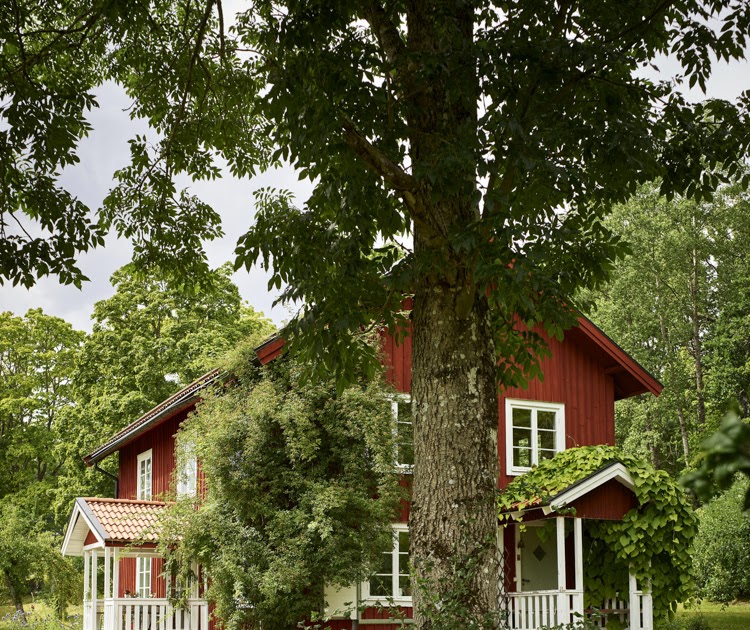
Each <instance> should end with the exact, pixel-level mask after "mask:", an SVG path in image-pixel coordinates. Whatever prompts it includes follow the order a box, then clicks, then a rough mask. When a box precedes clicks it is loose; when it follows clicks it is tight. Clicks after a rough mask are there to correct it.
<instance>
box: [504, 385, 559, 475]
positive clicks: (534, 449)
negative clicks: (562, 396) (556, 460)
mask: <svg viewBox="0 0 750 630" xmlns="http://www.w3.org/2000/svg"><path fill="white" fill-rule="evenodd" d="M514 409H528V410H530V411H531V466H516V465H514V464H513V410H514ZM537 411H554V412H555V454H557V453H560V452H561V451H564V450H565V404H564V403H552V402H541V401H538V400H521V399H519V398H506V399H505V461H506V472H507V474H508V475H509V476H516V475H522V474H523V473H525V472H528V471H529V470H531V468H532V466H536V465H537V464H538V463H539V450H538V449H539V440H538V430H537V416H536V412H537Z"/></svg>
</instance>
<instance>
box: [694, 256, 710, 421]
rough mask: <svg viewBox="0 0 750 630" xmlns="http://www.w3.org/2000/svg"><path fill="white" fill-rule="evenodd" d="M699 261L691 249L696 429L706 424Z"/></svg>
mask: <svg viewBox="0 0 750 630" xmlns="http://www.w3.org/2000/svg"><path fill="white" fill-rule="evenodd" d="M699 274H700V260H699V258H698V250H697V249H693V278H692V281H691V283H690V284H691V286H690V294H691V295H690V298H691V302H692V304H691V313H690V315H691V319H692V320H693V322H692V323H693V361H694V365H695V394H696V398H697V407H698V428H702V427H704V426H705V424H706V399H705V392H704V387H703V340H702V339H701V326H700V310H699V308H698V306H699V305H698V298H699V295H700V284H699V279H700V278H699Z"/></svg>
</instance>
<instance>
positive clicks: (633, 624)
mask: <svg viewBox="0 0 750 630" xmlns="http://www.w3.org/2000/svg"><path fill="white" fill-rule="evenodd" d="M628 606H629V608H630V625H629V627H630V630H641V600H640V599H639V597H638V581H637V580H636V577H635V573H633V567H630V572H629V576H628Z"/></svg>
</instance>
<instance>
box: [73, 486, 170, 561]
mask: <svg viewBox="0 0 750 630" xmlns="http://www.w3.org/2000/svg"><path fill="white" fill-rule="evenodd" d="M167 505H168V504H167V503H164V502H163V501H133V500H129V499H103V498H78V499H76V502H75V504H74V506H73V510H72V512H71V514H70V518H69V519H68V528H67V530H66V532H65V539H64V540H63V544H62V554H63V555H64V556H82V555H83V552H84V550H85V549H91V548H95V547H111V546H126V545H133V544H137V545H142V546H145V547H153V546H155V545H156V543H157V542H158V531H157V527H158V522H159V516H160V515H161V514H162V513H163V511H164V509H165V508H166V507H167Z"/></svg>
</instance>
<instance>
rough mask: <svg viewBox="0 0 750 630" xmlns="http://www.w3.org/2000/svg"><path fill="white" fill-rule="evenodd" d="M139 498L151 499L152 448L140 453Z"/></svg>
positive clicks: (143, 499) (138, 470)
mask: <svg viewBox="0 0 750 630" xmlns="http://www.w3.org/2000/svg"><path fill="white" fill-rule="evenodd" d="M137 466H138V468H137V472H138V499H140V500H142V501H150V500H151V497H152V492H151V467H152V465H151V449H149V450H147V451H144V452H143V453H141V454H140V455H138V465H137Z"/></svg>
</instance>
